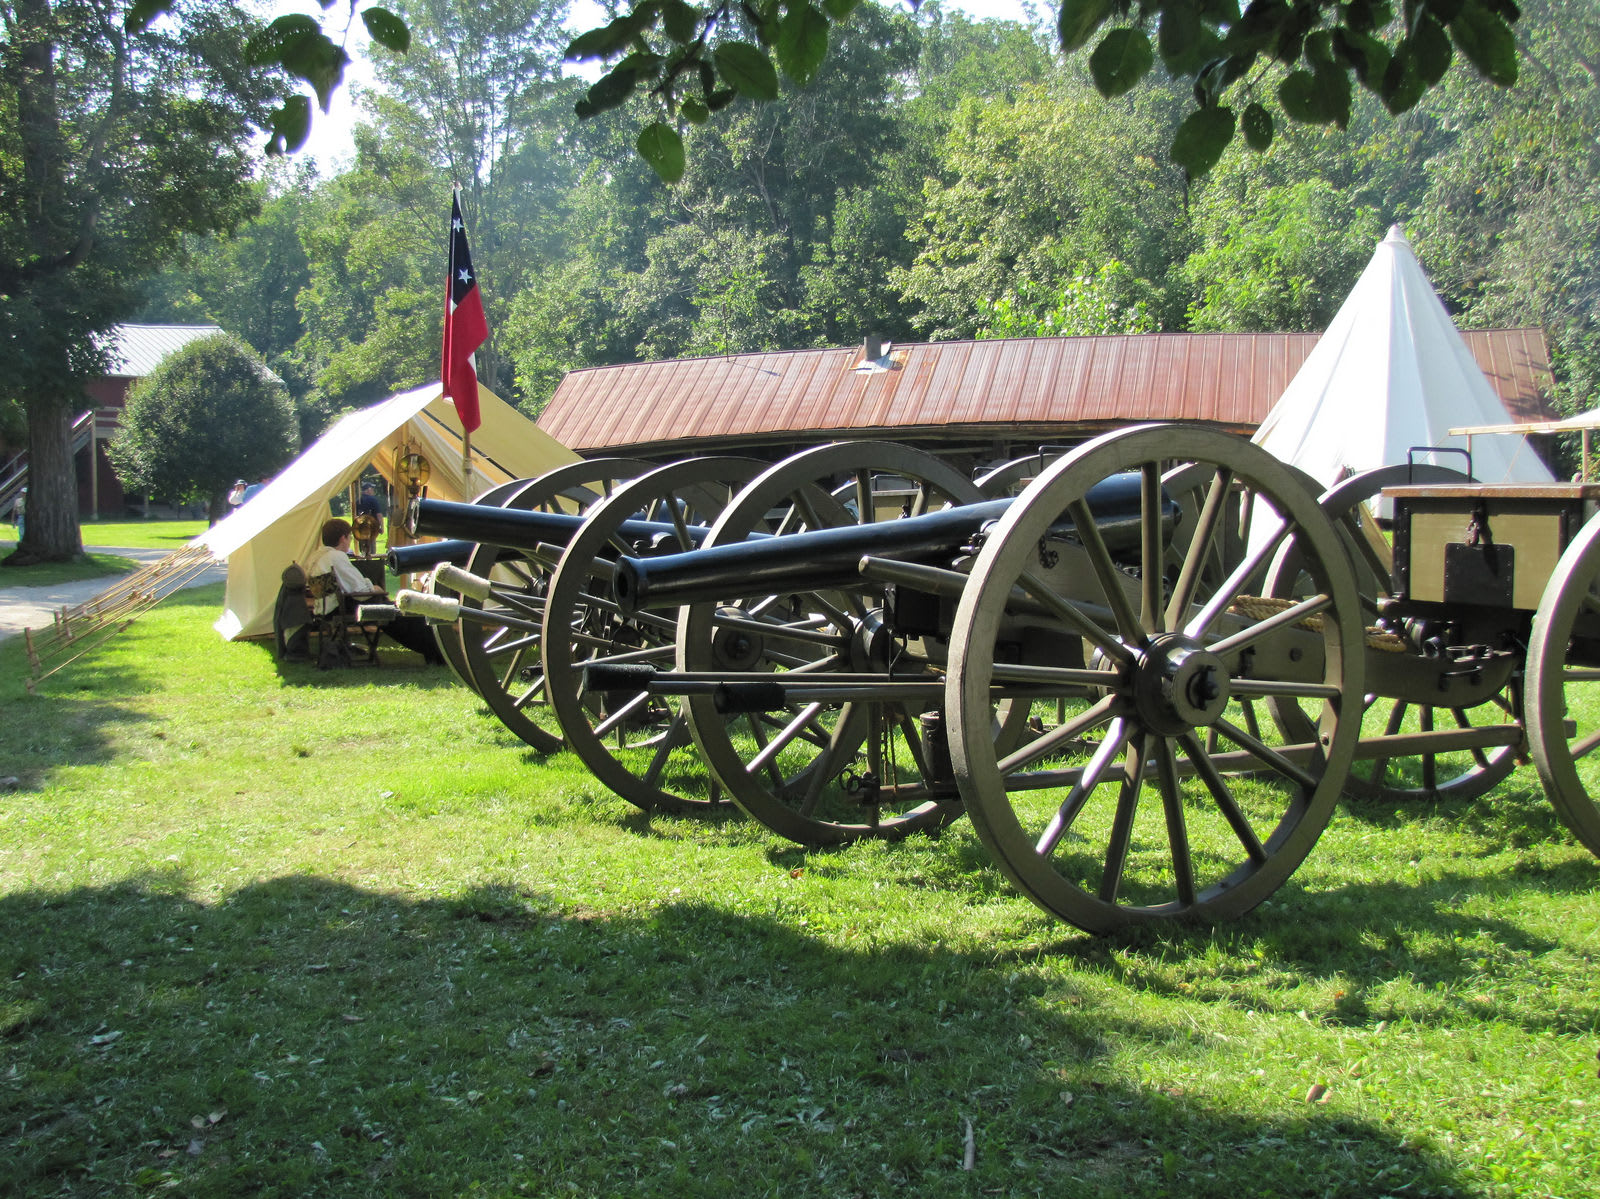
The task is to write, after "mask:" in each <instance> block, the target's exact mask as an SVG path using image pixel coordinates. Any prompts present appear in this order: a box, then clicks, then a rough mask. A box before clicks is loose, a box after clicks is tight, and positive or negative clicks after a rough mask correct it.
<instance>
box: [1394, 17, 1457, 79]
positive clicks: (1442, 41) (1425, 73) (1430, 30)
mask: <svg viewBox="0 0 1600 1199" xmlns="http://www.w3.org/2000/svg"><path fill="white" fill-rule="evenodd" d="M1400 44H1401V45H1402V46H1407V47H1409V50H1410V54H1411V66H1412V69H1413V70H1415V71H1416V73H1417V77H1418V78H1419V79H1421V80H1422V85H1423V87H1424V88H1430V87H1432V86H1433V85H1434V84H1436V83H1438V82H1439V80H1441V79H1443V78H1444V73H1445V72H1446V71H1448V70H1449V69H1450V60H1451V59H1452V58H1454V57H1455V51H1454V50H1453V49H1452V48H1451V46H1450V35H1449V34H1447V33H1446V32H1445V31H1444V26H1443V25H1441V24H1439V22H1438V21H1435V20H1434V19H1433V17H1431V16H1429V15H1428V14H1427V13H1424V14H1423V15H1422V19H1421V20H1419V21H1418V22H1417V25H1416V28H1415V29H1413V30H1412V32H1411V36H1410V37H1408V38H1406V39H1405V40H1404V41H1402V42H1401V43H1400Z"/></svg>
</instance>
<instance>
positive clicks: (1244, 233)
mask: <svg viewBox="0 0 1600 1199" xmlns="http://www.w3.org/2000/svg"><path fill="white" fill-rule="evenodd" d="M563 11H564V10H563V9H562V8H561V7H560V6H556V7H548V6H543V5H541V4H539V3H538V2H537V0H497V2H496V3H495V4H493V5H487V6H483V5H472V4H466V3H462V2H461V0H455V2H453V3H452V2H450V0H426V2H425V3H417V4H414V5H412V6H410V7H408V8H406V9H405V10H403V15H404V16H405V17H406V19H407V20H408V22H409V23H410V26H411V28H412V29H413V31H414V34H415V39H414V42H413V45H412V48H411V50H410V52H409V53H408V54H406V55H405V56H403V57H394V58H392V59H390V58H385V59H383V60H382V61H381V62H380V64H379V70H380V74H381V76H382V78H383V79H384V81H385V86H386V89H387V91H386V93H385V94H376V95H374V96H373V97H371V99H370V101H369V112H370V114H371V116H372V123H371V124H370V125H369V126H367V127H366V128H365V129H364V130H363V131H362V132H361V134H360V137H359V141H358V154H357V157H356V160H355V162H354V164H353V165H352V166H351V167H350V169H348V170H347V171H346V172H344V173H343V174H341V175H339V176H337V177H335V178H331V179H326V180H322V181H319V182H312V181H309V180H307V179H305V178H303V177H300V178H296V177H291V176H283V177H280V178H277V179H276V180H274V181H273V182H272V183H270V184H269V185H265V186H266V188H267V190H266V191H264V192H263V196H264V216H263V219H262V222H261V223H259V224H257V225H255V226H252V227H250V228H249V229H248V230H247V231H245V232H244V233H242V234H241V237H244V238H252V239H255V240H254V241H253V242H252V243H250V244H249V245H246V244H245V243H242V242H240V241H239V240H209V241H194V242H192V243H191V245H190V247H189V254H188V257H187V260H186V262H185V263H184V264H182V265H180V266H178V267H176V268H174V271H173V272H172V273H171V274H169V276H167V277H165V278H163V279H162V280H160V281H158V283H157V284H156V285H155V286H154V288H153V289H152V295H153V297H154V298H153V300H152V304H151V307H150V309H149V310H148V312H149V314H150V315H151V316H157V315H163V314H166V313H172V312H178V311H181V312H182V314H183V315H184V316H185V317H186V318H187V319H201V318H202V317H209V318H210V319H218V320H222V321H223V322H224V323H225V324H227V325H228V326H229V327H230V328H231V327H235V323H236V322H238V321H242V320H244V319H245V318H244V317H243V316H242V314H241V315H240V316H237V317H236V316H235V315H234V313H235V311H236V309H235V307H234V305H235V301H236V300H237V299H239V298H241V297H247V296H249V295H250V294H251V292H252V291H256V292H259V293H260V294H262V295H263V296H270V297H273V311H274V312H281V313H283V314H284V315H285V317H286V318H287V317H288V312H289V306H288V304H287V303H280V302H279V300H278V298H279V297H284V296H286V295H287V291H286V289H287V288H288V287H291V286H293V287H298V291H297V292H296V293H295V300H294V317H293V319H284V320H272V321H270V322H263V323H264V324H268V325H270V328H271V329H272V330H273V331H274V332H272V333H271V334H270V341H271V344H270V345H260V346H258V348H259V349H262V351H263V352H264V353H265V354H267V355H268V357H269V360H270V361H271V362H272V363H273V364H274V366H275V368H277V367H278V366H279V363H280V362H282V363H286V364H290V365H289V366H285V367H284V368H281V369H280V373H282V374H284V376H285V377H286V378H287V379H289V381H290V383H291V386H292V387H293V388H294V390H295V392H296V396H297V399H298V400H299V401H300V402H301V406H302V414H303V418H304V420H305V424H306V429H307V431H308V432H309V431H310V430H311V429H312V428H314V427H315V426H316V424H317V423H318V422H319V421H320V420H321V419H324V417H325V415H326V414H327V413H328V412H331V411H333V410H336V409H338V408H340V407H343V406H347V405H350V404H354V403H360V402H369V401H370V400H372V399H373V398H376V397H377V396H380V395H382V394H386V393H387V392H389V391H392V390H395V389H397V388H400V387H404V386H412V385H416V384H419V383H421V382H424V381H426V380H428V379H430V378H433V377H434V376H435V374H436V372H437V369H438V365H437V359H438V336H439V321H440V310H441V304H440V295H439V291H440V279H439V273H440V264H441V262H442V241H443V224H444V219H443V214H444V213H445V212H446V210H447V207H446V197H447V195H448V187H449V184H450V183H451V182H453V181H460V182H461V183H462V184H463V185H464V191H463V193H462V195H463V208H464V211H465V212H466V215H467V221H468V225H469V229H470V231H471V233H472V237H473V249H474V254H475V259H476V264H477V267H478V270H479V276H480V279H481V280H482V283H483V288H484V296H485V303H486V306H487V308H488V314H489V323H490V329H491V338H492V339H491V342H490V344H489V345H488V346H486V347H485V349H484V350H483V351H482V352H480V354H479V364H480V373H481V374H482V376H483V377H484V378H485V380H486V381H487V382H489V383H490V385H491V386H493V387H494V388H495V389H496V390H497V391H499V392H500V393H501V394H502V395H506V396H508V397H510V398H513V399H515V400H517V401H518V402H519V403H521V404H522V406H523V407H524V408H526V409H527V410H529V411H536V410H537V409H538V408H539V406H540V405H541V404H542V403H543V402H544V400H545V399H546V398H547V397H548V396H549V394H550V393H551V391H552V390H553V389H554V387H555V385H556V384H557V383H558V382H559V380H560V378H561V376H562V375H563V374H564V373H565V372H566V371H567V370H570V369H572V368H575V367H580V366H587V365H596V364H603V363H612V362H622V361H630V360H639V359H648V358H665V357H674V356H684V355H697V354H719V353H726V352H735V351H744V350H756V349H769V348H780V347H804V346H812V345H828V344H832V345H842V344H849V343H851V342H854V341H856V340H858V339H859V338H860V337H862V336H863V335H864V334H867V333H875V334H877V335H879V336H883V337H888V338H890V339H892V340H899V341H905V340H912V339H927V338H947V337H979V336H1018V335H1037V334H1074V333H1101V332H1134V331H1147V330H1151V329H1162V330H1168V331H1182V330H1188V329H1194V330H1276V329H1306V330H1314V329H1319V328H1321V327H1323V326H1324V325H1325V324H1326V322H1327V321H1328V319H1329V318H1330V316H1331V315H1332V314H1333V312H1334V311H1335V310H1336V309H1337V307H1338V305H1339V304H1340V303H1341V302H1342V300H1343V298H1344V296H1345V294H1346V293H1347V292H1348V290H1349V288H1350V286H1351V285H1352V284H1353V283H1354V281H1355V278H1356V276H1357V275H1358V273H1359V272H1360V270H1361V268H1362V266H1363V265H1364V264H1365V262H1366V261H1367V260H1368V258H1369V257H1370V255H1371V253H1372V250H1373V247H1374V246H1375V245H1376V243H1377V242H1378V240H1379V239H1380V238H1381V237H1382V236H1383V234H1384V232H1385V230H1386V229H1387V227H1388V226H1389V225H1390V224H1393V223H1401V224H1402V225H1403V226H1404V227H1405V228H1406V230H1407V232H1408V234H1409V235H1410V236H1411V238H1412V241H1413V243H1414V245H1415V246H1416V248H1417V250H1418V253H1419V254H1420V255H1421V257H1422V260H1423V264H1424V266H1425V267H1426V268H1427V269H1428V271H1429V272H1430V274H1431V275H1432V277H1433V278H1434V280H1435V282H1436V284H1437V285H1438V286H1439V288H1440V291H1441V293H1442V295H1443V296H1444V298H1445V301H1446V303H1447V305H1449V306H1450V307H1451V309H1452V311H1453V312H1454V313H1455V314H1456V315H1457V318H1458V320H1459V321H1460V323H1462V324H1463V325H1464V326H1467V327H1482V326H1484V325H1489V324H1501V325H1505V324H1539V325H1542V326H1544V327H1545V328H1546V330H1547V331H1548V333H1549V336H1550V339H1551V343H1552V346H1553V348H1554V350H1555V353H1556V364H1555V365H1556V372H1557V392H1558V396H1559V397H1560V398H1561V400H1562V402H1563V403H1564V404H1566V405H1567V406H1568V407H1569V408H1576V407H1586V406H1589V405H1590V404H1592V403H1593V400H1592V398H1591V397H1592V396H1593V394H1594V390H1595V383H1596V380H1597V378H1600V330H1597V328H1596V324H1595V318H1594V315H1593V314H1594V313H1595V311H1596V300H1597V298H1600V263H1597V262H1596V260H1595V259H1594V256H1593V255H1592V253H1590V251H1589V247H1591V246H1592V245H1593V244H1595V241H1596V240H1597V234H1600V229H1597V228H1596V223H1597V221H1600V215H1597V214H1600V151H1597V150H1596V148H1595V142H1594V139H1593V136H1592V130H1593V129H1595V128H1600V91H1597V88H1596V83H1595V78H1594V74H1593V72H1592V69H1591V67H1590V66H1588V65H1587V64H1592V63H1593V62H1594V61H1596V60H1597V58H1600V18H1597V17H1596V14H1595V12H1594V10H1593V7H1592V5H1588V4H1584V3H1577V2H1575V0H1573V2H1569V0H1530V3H1529V4H1528V5H1526V6H1525V12H1524V16H1523V17H1522V19H1521V20H1520V21H1519V22H1518V23H1517V31H1518V38H1519V42H1518V46H1519V55H1520V61H1521V62H1522V63H1523V68H1522V69H1521V72H1520V77H1521V82H1519V84H1518V85H1517V86H1516V87H1515V88H1512V89H1510V90H1507V89H1504V88H1501V87H1498V86H1496V85H1494V84H1492V83H1490V82H1486V81H1484V80H1481V79H1479V78H1477V77H1476V76H1475V75H1474V74H1472V73H1471V72H1454V73H1451V74H1449V75H1447V76H1446V77H1445V78H1444V79H1443V81H1442V82H1441V83H1440V85H1439V86H1436V87H1432V88H1429V89H1427V90H1426V91H1425V92H1423V93H1422V94H1421V95H1420V96H1419V99H1418V100H1417V102H1416V103H1415V104H1414V105H1413V106H1412V107H1411V108H1410V109H1409V110H1408V111H1406V112H1405V113H1403V114H1402V115H1400V116H1398V117H1396V116H1394V115H1393V114H1391V113H1390V112H1388V111H1387V110H1386V109H1385V108H1384V107H1383V105H1382V103H1381V102H1380V100H1379V98H1378V97H1376V96H1373V95H1368V94H1365V93H1361V92H1358V93H1355V94H1354V95H1353V98H1352V101H1351V109H1350V115H1349V119H1348V121H1346V122H1344V127H1343V128H1339V127H1337V126H1334V125H1305V124H1295V123H1289V124H1287V125H1285V126H1284V128H1282V129H1280V130H1279V131H1278V133H1277V135H1276V136H1275V137H1274V138H1273V140H1272V143H1271V145H1270V146H1269V147H1268V148H1267V149H1265V150H1264V151H1257V150H1254V149H1251V148H1250V147H1249V146H1248V145H1246V144H1245V143H1244V142H1243V141H1238V142H1235V143H1234V144H1232V145H1230V146H1229V147H1228V149H1227V150H1226V151H1225V152H1224V153H1222V155H1221V157H1220V159H1219V160H1218V162H1217V164H1216V166H1215V167H1214V168H1213V169H1212V170H1211V171H1210V172H1209V173H1208V174H1207V175H1206V176H1205V177H1204V178H1200V179H1192V178H1190V177H1189V176H1188V175H1187V174H1186V172H1185V171H1184V169H1183V168H1182V167H1180V166H1178V165H1177V164H1175V163H1173V162H1172V161H1171V160H1170V159H1169V157H1168V156H1167V153H1166V147H1167V145H1168V143H1169V142H1170V139H1171V138H1172V136H1173V135H1174V133H1175V131H1176V130H1177V129H1178V127H1179V126H1180V125H1181V124H1182V123H1183V122H1184V121H1185V120H1187V119H1188V118H1187V117H1186V115H1185V114H1186V113H1187V112H1188V111H1189V107H1190V104H1191V100H1190V97H1189V95H1188V90H1187V88H1186V87H1185V86H1184V82H1183V81H1182V80H1181V79H1172V78H1165V77H1158V76H1160V75H1161V72H1160V70H1157V71H1154V72H1152V74H1151V75H1150V76H1149V77H1148V78H1146V79H1145V80H1144V81H1143V82H1142V83H1141V84H1140V85H1139V86H1137V87H1135V88H1132V89H1131V90H1129V91H1128V92H1126V93H1125V94H1123V95H1121V96H1118V97H1116V98H1114V99H1110V100H1107V99H1105V98H1104V97H1103V96H1102V95H1101V94H1100V92H1099V90H1098V89H1097V88H1096V86H1095V83H1094V80H1093V78H1092V72H1091V71H1090V70H1089V69H1087V68H1086V67H1085V65H1084V64H1082V63H1080V62H1077V61H1075V60H1068V61H1066V62H1064V63H1063V62H1061V61H1058V60H1057V59H1055V58H1054V57H1053V55H1052V51H1051V46H1052V39H1053V37H1054V36H1055V35H1054V34H1053V33H1052V32H1051V31H1047V30H1042V29H1029V28H1026V27H1024V26H1021V25H1017V24H1013V23H1006V22H989V21H972V20H969V19H967V18H966V17H964V16H962V15H961V14H959V13H955V12H946V11H943V10H941V9H940V8H939V6H938V5H937V4H935V3H929V4H927V5H925V6H923V8H922V9H921V10H920V11H919V12H918V13H916V14H914V15H913V14H908V13H905V12H903V11H899V10H896V9H888V8H878V7H876V6H873V5H862V6H860V7H858V8H857V9H856V10H855V11H854V12H853V13H852V14H851V16H850V19H849V20H848V21H847V22H845V23H843V24H840V25H838V26H836V27H835V28H834V29H833V31H832V33H831V35H830V37H831V42H830V50H829V53H828V55H827V56H826V57H825V58H824V59H823V60H822V61H821V62H820V63H819V64H818V66H817V68H816V78H815V80H814V81H813V84H812V86H810V87H808V88H803V89H802V88H799V87H796V86H794V85H793V84H792V83H791V82H789V81H788V80H780V81H779V84H778V95H777V98H776V99H775V100H773V101H771V102H769V103H764V104H759V105H739V104H733V105H729V106H727V107H726V108H725V109H723V110H721V111H718V112H717V113H715V114H711V115H708V117H707V119H706V120H705V121H704V122H703V123H701V124H699V125H692V126H690V127H689V128H688V133H687V137H688V153H687V155H686V158H685V164H684V170H683V175H682V178H681V180H680V181H679V182H678V183H677V184H676V185H674V186H671V187H668V186H665V185H663V184H662V183H661V182H660V180H659V179H657V178H656V176H655V173H654V172H653V171H652V170H651V169H650V168H649V167H648V166H647V165H646V164H645V163H644V162H643V161H642V160H641V159H640V157H639V156H638V154H637V153H636V151H635V146H634V140H635V136H636V129H635V127H634V125H633V124H632V118H630V117H629V116H628V115H627V113H626V112H624V111H622V110H616V111H608V112H605V113H600V114H597V115H596V116H595V117H594V118H593V119H592V120H588V121H582V122H574V121H573V119H572V118H571V115H570V112H569V111H568V110H569V108H570V105H571V103H572V102H573V99H574V97H576V96H580V95H581V94H582V93H583V91H584V88H585V85H584V84H583V83H582V82H576V81H574V80H573V79H571V78H570V77H567V76H564V75H563V74H562V73H561V72H562V66H561V62H560V54H561V50H560V45H559V43H560V40H561V39H560V37H559V36H557V34H556V32H555V21H556V20H557V18H558V17H559V16H560V15H561V13H562V12H563ZM463 31H466V32H463ZM291 232H293V233H294V234H295V235H297V236H298V239H299V243H300V246H301V256H300V258H299V259H297V260H296V261H300V262H303V264H304V265H303V267H296V268H295V270H296V271H298V272H300V273H295V274H292V275H291V273H289V272H288V271H287V270H286V267H285V264H286V263H288V262H289V260H290V258H291V257H292V255H289V254H287V253H279V252H277V251H275V250H274V251H272V252H270V253H267V252H264V251H265V249H266V247H267V246H268V245H269V244H270V245H272V246H277V245H279V244H280V241H281V239H283V238H285V237H287V236H288V235H289V234H290V233H291ZM244 251H248V252H244ZM174 296H181V297H182V298H183V306H182V307H181V308H174V307H173V300H172V297H174ZM251 327H255V326H254V325H252V326H251ZM291 337H292V340H290V338H291Z"/></svg>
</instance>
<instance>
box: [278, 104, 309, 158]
mask: <svg viewBox="0 0 1600 1199" xmlns="http://www.w3.org/2000/svg"><path fill="white" fill-rule="evenodd" d="M267 121H268V125H269V135H268V137H267V153H268V154H269V155H275V154H285V153H293V152H294V151H296V150H298V149H299V148H300V147H301V146H303V145H305V144H306V138H307V137H309V136H310V135H311V100H310V98H309V97H306V96H290V97H289V98H288V99H287V100H285V101H284V102H283V106H282V107H280V108H275V109H273V110H272V112H271V113H270V114H268V117H267Z"/></svg>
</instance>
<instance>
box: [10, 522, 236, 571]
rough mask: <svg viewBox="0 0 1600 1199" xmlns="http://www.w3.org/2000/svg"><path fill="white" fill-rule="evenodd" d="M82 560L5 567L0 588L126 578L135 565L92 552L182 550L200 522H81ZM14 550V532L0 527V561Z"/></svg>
mask: <svg viewBox="0 0 1600 1199" xmlns="http://www.w3.org/2000/svg"><path fill="white" fill-rule="evenodd" d="M80 528H81V530H82V535H83V546H84V549H85V551H86V552H85V554H84V556H83V557H82V558H81V559H80V560H78V561H76V562H45V563H41V564H40V565H37V566H22V567H7V568H5V569H4V570H0V587H43V586H48V585H51V584H55V583H72V582H76V581H78V580H79V579H96V578H100V577H101V576H104V575H120V574H127V573H128V572H129V571H130V570H133V569H135V568H136V567H137V566H138V563H137V562H135V561H133V560H132V559H131V558H124V557H122V556H120V555H117V554H104V553H96V552H94V551H95V549H96V547H107V546H109V547H112V548H118V549H122V548H126V549H162V550H179V549H182V548H183V547H184V546H185V545H186V544H188V542H189V541H190V539H191V538H193V537H195V536H197V535H198V534H200V533H203V532H204V531H205V528H206V522H205V521H203V520H130V521H106V522H104V523H102V522H99V521H84V522H83V524H82V525H81V526H80ZM16 548H17V531H16V528H15V527H14V526H12V525H5V524H0V558H3V557H5V556H6V555H7V554H9V553H10V552H11V551H12V550H14V549H16Z"/></svg>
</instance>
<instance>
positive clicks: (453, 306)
mask: <svg viewBox="0 0 1600 1199" xmlns="http://www.w3.org/2000/svg"><path fill="white" fill-rule="evenodd" d="M488 336H489V322H488V321H487V320H485V319H484V316H483V297H482V296H481V295H480V294H479V293H478V276H477V275H476V274H475V273H474V272H473V270H472V251H471V250H470V249H468V248H467V226H466V225H465V223H463V221H462V220H461V197H460V195H459V194H453V195H452V196H451V199H450V278H449V279H448V280H447V281H446V283H445V289H444V364H443V366H441V368H440V374H441V376H442V382H443V384H444V394H445V395H447V396H449V397H450V398H451V399H452V400H454V401H455V405H456V415H457V416H459V417H460V418H461V427H462V428H463V429H465V430H466V431H467V432H468V433H470V432H472V431H473V430H474V429H476V428H477V427H478V426H479V425H480V424H482V423H483V421H482V418H481V417H479V415H478V367H477V364H476V363H475V362H474V361H473V359H472V353H473V351H474V350H476V349H477V348H478V347H479V346H481V345H482V344H483V343H484V339H485V338H487V337H488Z"/></svg>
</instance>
